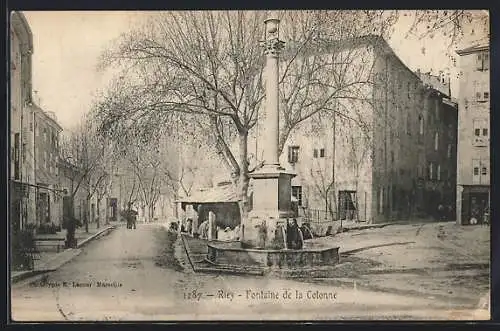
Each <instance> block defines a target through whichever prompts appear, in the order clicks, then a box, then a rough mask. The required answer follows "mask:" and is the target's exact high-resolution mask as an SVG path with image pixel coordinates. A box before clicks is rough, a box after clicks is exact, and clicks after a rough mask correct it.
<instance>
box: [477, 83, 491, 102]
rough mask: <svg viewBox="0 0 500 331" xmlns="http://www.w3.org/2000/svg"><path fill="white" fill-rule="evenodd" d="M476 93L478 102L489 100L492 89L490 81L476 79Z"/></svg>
mask: <svg viewBox="0 0 500 331" xmlns="http://www.w3.org/2000/svg"><path fill="white" fill-rule="evenodd" d="M473 85H474V94H475V96H476V101H477V102H487V101H488V100H489V98H490V91H489V90H490V89H489V84H488V82H478V81H474V82H473Z"/></svg>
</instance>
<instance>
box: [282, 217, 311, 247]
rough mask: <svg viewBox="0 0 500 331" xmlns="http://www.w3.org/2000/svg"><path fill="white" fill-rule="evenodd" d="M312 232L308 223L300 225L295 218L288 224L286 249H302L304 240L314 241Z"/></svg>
mask: <svg viewBox="0 0 500 331" xmlns="http://www.w3.org/2000/svg"><path fill="white" fill-rule="evenodd" d="M312 237H313V236H312V232H311V229H309V226H308V225H307V224H306V223H303V224H302V225H301V226H299V225H298V223H297V220H296V219H295V218H294V219H292V221H291V222H290V221H289V220H287V223H286V247H287V248H289V249H301V248H302V246H303V245H304V240H307V239H312Z"/></svg>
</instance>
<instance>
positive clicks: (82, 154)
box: [60, 116, 107, 232]
mask: <svg viewBox="0 0 500 331" xmlns="http://www.w3.org/2000/svg"><path fill="white" fill-rule="evenodd" d="M94 124H95V122H94V121H93V119H92V117H91V116H86V117H84V118H83V120H82V121H81V123H80V125H79V126H78V127H77V128H76V129H75V130H74V131H73V132H71V133H70V135H69V137H67V139H65V140H63V142H62V144H61V149H60V153H61V155H60V156H61V158H62V160H63V162H65V164H66V166H67V168H69V169H68V170H67V171H64V172H63V176H65V177H66V178H68V179H69V180H70V182H71V187H70V196H71V198H72V200H74V199H75V196H76V195H77V193H78V192H80V191H81V189H82V187H84V189H85V191H86V192H85V203H86V205H84V206H83V208H84V212H83V217H84V223H85V229H86V231H87V232H88V221H89V220H88V218H89V210H88V208H89V202H90V199H91V198H92V196H93V195H94V193H95V190H96V187H97V186H99V185H100V183H101V181H102V180H103V179H104V178H105V177H106V176H107V174H106V173H105V172H104V171H103V162H104V156H105V152H106V145H105V143H104V141H103V140H102V139H101V138H100V136H99V135H97V133H96V130H95V129H96V127H95V126H94Z"/></svg>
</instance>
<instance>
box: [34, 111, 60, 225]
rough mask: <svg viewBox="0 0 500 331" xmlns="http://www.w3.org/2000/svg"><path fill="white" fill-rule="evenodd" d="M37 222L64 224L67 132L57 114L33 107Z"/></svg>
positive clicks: (40, 223) (38, 223)
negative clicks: (62, 164)
mask: <svg viewBox="0 0 500 331" xmlns="http://www.w3.org/2000/svg"><path fill="white" fill-rule="evenodd" d="M31 108H32V109H33V112H34V133H33V136H34V164H35V175H36V176H35V179H36V185H37V187H36V216H37V217H36V222H37V225H38V226H39V225H42V224H47V223H48V224H50V223H53V224H56V225H59V224H60V220H61V217H62V194H63V193H62V190H63V188H62V187H61V186H60V183H59V167H58V158H59V134H60V133H61V131H62V130H63V129H62V127H61V126H60V125H59V124H58V123H57V119H56V117H55V115H54V114H53V113H50V112H47V111H44V110H43V109H41V108H40V107H38V106H36V105H35V104H33V105H32V106H31Z"/></svg>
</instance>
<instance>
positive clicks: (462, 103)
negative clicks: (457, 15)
mask: <svg viewBox="0 0 500 331" xmlns="http://www.w3.org/2000/svg"><path fill="white" fill-rule="evenodd" d="M457 54H458V55H459V56H460V62H459V67H460V69H461V74H460V87H459V89H460V92H459V101H458V157H457V168H458V172H457V202H456V204H457V223H458V224H470V223H471V219H472V218H475V219H476V220H478V222H479V223H480V222H481V221H482V220H483V219H484V217H485V214H487V215H489V208H490V171H491V168H490V162H491V161H490V133H491V132H490V71H489V66H490V59H489V45H488V44H482V45H475V46H471V47H468V48H465V49H462V50H459V51H457Z"/></svg>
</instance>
